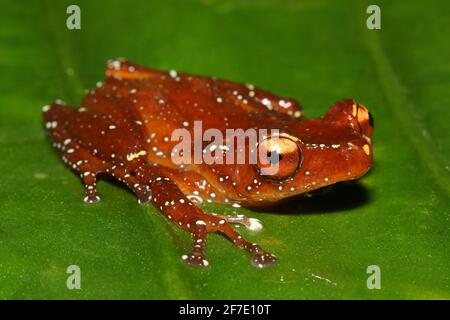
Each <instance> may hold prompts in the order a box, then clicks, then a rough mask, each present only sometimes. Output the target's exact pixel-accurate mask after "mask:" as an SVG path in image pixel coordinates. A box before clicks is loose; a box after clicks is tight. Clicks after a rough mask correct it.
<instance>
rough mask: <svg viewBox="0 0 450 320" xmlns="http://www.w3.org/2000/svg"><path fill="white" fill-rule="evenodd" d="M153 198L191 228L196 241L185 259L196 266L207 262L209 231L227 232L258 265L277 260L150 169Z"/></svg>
mask: <svg viewBox="0 0 450 320" xmlns="http://www.w3.org/2000/svg"><path fill="white" fill-rule="evenodd" d="M148 170H150V171H154V170H157V167H151V166H149V167H148ZM149 176H153V178H150V181H151V183H150V184H149V185H150V188H151V190H152V194H153V198H152V202H153V204H154V205H156V206H157V207H158V208H159V209H160V210H161V211H162V212H163V213H164V214H165V215H166V217H167V218H168V219H169V220H171V221H173V222H174V223H175V224H177V225H178V226H179V227H181V228H183V229H185V230H186V231H189V232H190V233H192V234H193V236H194V244H193V247H192V250H191V252H189V253H188V254H186V255H183V256H182V258H183V260H184V261H185V262H187V263H189V264H191V265H196V266H207V265H208V262H207V260H206V259H205V253H204V248H205V245H206V238H207V234H208V233H211V232H219V233H222V234H224V235H225V236H227V237H228V238H229V239H230V240H231V241H233V243H234V244H235V245H236V246H238V247H239V248H241V249H244V250H246V251H248V252H249V253H250V254H251V255H252V262H253V264H254V265H255V266H257V267H260V268H262V267H265V266H269V265H272V264H273V263H275V262H276V258H275V256H274V255H272V254H270V253H268V252H266V251H264V250H263V249H262V248H261V247H260V246H259V245H257V244H256V243H251V242H249V241H247V240H246V239H244V238H243V237H242V235H240V234H239V233H238V232H237V231H235V230H234V229H233V228H232V227H231V225H230V224H229V223H228V222H227V221H226V220H225V219H224V218H222V217H220V216H215V215H210V214H206V213H204V212H203V211H202V210H201V209H200V208H199V207H197V206H196V205H195V204H193V203H192V202H191V201H190V200H189V199H188V198H187V197H186V196H185V195H184V194H183V193H182V192H181V190H180V189H179V188H178V187H177V185H176V184H175V183H173V182H172V181H171V180H170V179H169V178H167V177H163V176H157V177H156V178H155V173H154V172H152V173H149Z"/></svg>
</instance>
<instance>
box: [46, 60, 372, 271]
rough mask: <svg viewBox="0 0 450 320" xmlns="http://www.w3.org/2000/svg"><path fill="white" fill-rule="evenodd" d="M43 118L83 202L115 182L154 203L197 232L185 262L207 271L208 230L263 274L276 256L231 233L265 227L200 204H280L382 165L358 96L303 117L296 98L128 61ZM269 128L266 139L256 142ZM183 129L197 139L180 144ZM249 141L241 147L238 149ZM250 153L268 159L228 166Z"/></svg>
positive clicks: (94, 198) (51, 108)
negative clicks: (75, 103) (75, 101)
mask: <svg viewBox="0 0 450 320" xmlns="http://www.w3.org/2000/svg"><path fill="white" fill-rule="evenodd" d="M43 116H44V120H45V126H46V128H47V130H48V133H49V136H50V139H51V140H52V142H53V146H54V147H55V148H56V149H58V150H59V151H60V153H61V154H62V159H63V160H64V162H65V163H66V164H67V165H68V166H70V167H71V168H72V169H73V171H75V172H76V173H78V174H79V175H80V177H81V179H82V181H83V183H84V186H85V198H84V201H85V202H87V203H94V202H97V201H99V200H100V198H99V196H98V195H97V191H96V182H97V176H98V175H99V174H100V173H103V174H109V175H111V176H112V177H114V178H116V179H117V180H119V181H121V182H123V183H124V184H126V185H127V186H128V187H129V188H130V189H131V190H132V191H133V193H134V194H136V196H137V198H138V201H139V203H141V204H144V203H148V202H151V203H152V204H153V205H154V206H156V207H157V208H158V209H159V210H160V211H161V212H162V213H163V214H164V215H165V216H166V217H167V219H169V220H171V221H172V222H173V223H175V224H176V225H178V226H179V227H180V228H183V229H184V230H186V231H188V232H190V233H192V234H193V237H194V244H193V248H192V251H191V252H189V253H188V254H186V255H183V256H182V259H183V260H184V261H186V262H187V263H189V264H191V265H196V266H207V265H208V261H207V260H206V259H205V256H204V248H205V245H206V238H207V234H208V233H210V232H220V233H223V234H224V235H226V236H227V237H228V238H229V239H231V241H232V242H233V243H234V244H235V245H236V246H238V247H239V248H242V249H245V250H247V251H248V252H250V254H251V256H252V262H253V264H254V265H256V266H258V267H264V266H269V265H271V264H273V263H274V262H275V261H276V258H275V256H274V255H272V254H270V253H267V252H266V251H264V250H263V249H262V248H261V247H260V246H259V245H257V244H255V243H251V242H249V241H247V240H245V239H244V238H243V237H242V236H241V235H240V234H239V233H238V232H237V231H235V230H234V229H233V228H232V226H231V223H240V224H243V225H245V226H247V227H248V228H250V229H259V228H260V227H261V225H260V223H259V221H258V220H256V219H249V218H247V217H245V216H242V215H238V216H224V215H217V214H208V213H205V212H204V211H203V210H202V209H201V208H200V206H199V204H201V203H202V202H204V201H206V202H218V203H226V204H229V205H231V206H234V207H240V206H246V207H254V206H266V205H272V204H274V203H277V202H279V201H281V200H283V199H286V198H289V197H292V196H295V195H299V194H302V193H305V192H309V191H312V190H315V189H318V188H322V187H325V186H328V185H331V184H335V183H337V182H340V181H346V180H354V179H358V178H360V177H361V176H363V175H364V174H365V173H366V172H367V171H368V170H369V169H370V168H371V166H372V141H371V136H372V133H373V120H372V117H371V115H370V114H369V112H368V110H367V109H366V108H365V107H364V106H363V105H361V104H358V103H357V102H355V101H354V100H342V101H339V102H337V103H335V104H334V105H333V106H332V107H331V108H330V109H329V111H328V112H327V113H326V114H325V115H324V116H323V117H321V118H319V119H304V118H303V117H302V110H301V109H300V107H299V104H298V103H297V102H296V101H295V100H293V99H289V98H283V97H279V96H276V95H274V94H271V93H269V92H267V91H264V90H261V89H258V88H255V87H254V86H253V85H250V84H247V85H244V84H238V83H234V82H230V81H224V80H218V79H216V78H210V77H202V76H194V75H190V74H184V73H177V72H176V71H174V70H171V71H168V72H163V71H158V70H153V69H148V68H143V67H140V66H138V65H136V64H133V63H131V62H128V61H125V60H112V61H109V62H108V64H107V68H106V80H105V82H104V83H98V84H97V86H96V88H93V89H91V90H89V91H88V92H87V94H86V96H85V98H84V100H83V102H82V106H81V107H80V108H78V109H75V108H71V107H68V106H65V105H64V104H63V103H61V102H59V103H58V102H56V103H53V104H52V105H49V106H44V107H43ZM199 126H200V127H201V131H202V132H204V133H206V132H207V131H208V130H214V131H213V132H214V133H215V135H217V134H222V136H223V137H224V138H223V140H222V141H221V142H220V143H217V141H215V140H214V141H212V140H213V139H212V138H211V136H209V137H206V139H205V135H201V136H200V138H199V137H198V135H197V136H196V132H195V131H196V130H197V129H198V127H199ZM262 129H263V131H264V134H263V135H262V137H259V139H258V140H256V141H255V140H252V139H250V138H251V137H247V136H246V134H247V133H248V132H250V131H249V130H253V131H252V132H258V131H257V130H262ZM230 130H231V131H230ZM229 132H234V135H229V134H228V133H229ZM236 132H237V134H236ZM175 133H177V134H175ZM180 133H182V134H191V135H192V136H194V138H193V139H192V138H191V139H188V138H186V136H184V137H182V139H180ZM243 136H244V143H243V144H241V145H239V144H238V143H233V142H234V139H235V138H236V139H239V138H242V137H243ZM176 138H178V139H176ZM247 138H249V139H247ZM211 141H212V142H211ZM186 146H187V147H186ZM183 147H184V148H183ZM181 149H183V150H181ZM199 150H200V151H199ZM189 153H191V156H189ZM246 153H248V154H249V155H250V154H258V155H260V157H259V159H256V161H253V162H251V161H244V162H242V161H241V162H239V161H234V162H233V161H224V160H230V159H231V158H232V159H234V160H236V158H237V157H239V156H240V155H242V154H246ZM205 154H209V156H210V157H209V161H204V160H205V159H204V158H203V156H204V155H205ZM229 154H233V157H231V158H230V159H228V158H227V156H228V155H229ZM195 155H199V158H200V161H198V160H199V159H194V158H195ZM175 156H178V158H177V157H175ZM176 159H178V160H176ZM180 159H182V161H179V160H180ZM249 159H250V156H249ZM189 160H190V161H189ZM273 168H276V170H269V169H273Z"/></svg>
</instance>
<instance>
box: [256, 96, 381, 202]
mask: <svg viewBox="0 0 450 320" xmlns="http://www.w3.org/2000/svg"><path fill="white" fill-rule="evenodd" d="M372 133H373V119H372V116H371V115H370V113H369V112H368V110H367V109H366V107H364V106H363V105H361V104H358V103H357V102H355V101H353V100H343V101H340V102H337V103H335V104H334V105H333V106H332V107H331V108H330V109H329V111H328V112H327V113H326V114H325V115H324V116H323V117H322V118H319V119H306V120H300V121H293V122H292V123H289V132H283V133H280V134H279V135H277V136H276V137H273V136H269V137H267V138H266V139H265V140H264V141H263V143H260V145H259V146H258V148H259V151H260V152H259V154H260V155H261V154H263V155H264V154H265V155H267V159H265V161H262V162H259V163H258V164H257V165H256V170H255V174H256V173H257V174H258V175H259V176H258V177H257V179H254V181H258V184H259V187H258V194H251V195H250V194H248V196H249V198H251V199H253V200H255V201H252V202H253V204H257V203H258V202H267V201H268V202H276V201H279V200H282V199H284V198H287V197H291V196H294V195H298V194H301V193H304V192H309V191H312V190H315V189H318V188H322V187H325V186H327V185H331V184H334V183H336V182H340V181H346V180H354V179H358V178H360V177H361V176H363V175H364V174H365V173H366V172H367V171H368V170H369V169H370V168H371V166H372V160H373V157H372V140H371V136H372ZM261 148H262V150H261ZM261 151H262V152H261ZM274 152H275V153H277V154H278V157H276V160H275V161H276V162H277V163H276V165H277V170H275V171H274V170H272V169H273V166H272V165H273V163H270V162H271V161H272V160H271V159H272V158H273V153H274ZM253 189H254V188H253ZM248 193H251V192H248Z"/></svg>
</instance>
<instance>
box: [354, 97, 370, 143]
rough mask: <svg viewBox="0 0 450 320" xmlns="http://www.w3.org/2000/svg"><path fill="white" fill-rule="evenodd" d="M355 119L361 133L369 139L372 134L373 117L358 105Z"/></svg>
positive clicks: (363, 107)
mask: <svg viewBox="0 0 450 320" xmlns="http://www.w3.org/2000/svg"><path fill="white" fill-rule="evenodd" d="M357 118H358V123H359V126H360V127H361V131H362V133H363V134H364V135H365V136H367V137H371V136H372V134H373V117H372V115H371V114H370V112H369V110H367V108H366V107H365V106H363V105H361V104H358V116H357Z"/></svg>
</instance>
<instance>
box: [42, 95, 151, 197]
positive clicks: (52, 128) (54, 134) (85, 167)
mask: <svg viewBox="0 0 450 320" xmlns="http://www.w3.org/2000/svg"><path fill="white" fill-rule="evenodd" d="M79 114H83V115H84V117H86V116H90V114H89V113H88V112H81V113H80V111H77V110H76V109H73V108H70V107H66V106H64V105H60V104H57V103H55V104H53V105H51V106H45V107H44V108H43V115H44V120H45V126H46V128H47V131H48V133H49V136H50V139H51V140H52V142H53V143H52V145H53V147H54V148H55V149H57V150H58V151H59V152H60V153H61V155H62V159H63V161H64V162H65V163H66V164H67V165H68V166H69V167H70V168H71V169H72V170H73V171H74V172H76V173H77V174H79V176H80V178H81V179H82V181H83V184H84V188H85V197H84V202H86V203H95V202H98V201H100V197H99V196H98V194H97V177H98V175H99V174H101V173H106V174H110V175H111V176H113V177H115V178H116V179H118V180H119V181H121V182H123V183H125V184H126V185H127V186H128V187H129V188H130V189H131V190H132V191H133V192H134V193H135V194H136V195H137V197H138V201H139V203H146V202H148V201H149V199H150V197H151V193H150V191H149V188H148V186H146V185H145V184H143V183H141V181H140V180H139V179H138V178H137V177H135V176H134V175H133V172H126V171H125V170H124V169H123V168H120V166H118V165H116V164H114V163H112V162H110V161H105V160H102V159H100V158H97V157H95V156H94V155H93V154H92V151H89V150H88V149H87V148H86V147H84V146H83V145H81V144H80V143H79V142H80V141H81V140H82V138H81V137H80V135H79V134H78V133H79V132H78V131H77V130H74V128H73V127H72V128H71V127H70V125H69V123H70V121H75V122H77V120H78V118H77V115H79ZM85 120H88V123H91V124H93V123H95V121H98V117H95V116H94V115H92V117H91V118H85ZM71 129H72V130H71Z"/></svg>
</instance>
